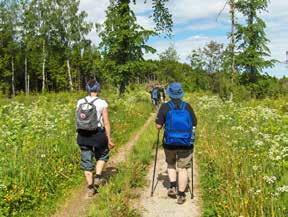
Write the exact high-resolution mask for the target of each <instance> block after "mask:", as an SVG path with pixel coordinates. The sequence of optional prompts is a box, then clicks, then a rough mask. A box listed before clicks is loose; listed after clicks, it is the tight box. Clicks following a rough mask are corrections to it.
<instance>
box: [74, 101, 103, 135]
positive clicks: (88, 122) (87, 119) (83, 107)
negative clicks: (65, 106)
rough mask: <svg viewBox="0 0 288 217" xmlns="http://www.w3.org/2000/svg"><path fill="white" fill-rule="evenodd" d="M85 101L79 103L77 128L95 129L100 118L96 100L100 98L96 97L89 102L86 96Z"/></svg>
mask: <svg viewBox="0 0 288 217" xmlns="http://www.w3.org/2000/svg"><path fill="white" fill-rule="evenodd" d="M84 99H85V102H84V103H81V104H80V105H79V108H78V109H77V112H76V127H77V130H87V131H95V130H96V129H97V128H98V123H99V119H98V117H97V110H96V106H95V105H94V102H95V101H96V100H97V99H99V98H96V99H94V100H92V101H91V102H88V100H87V99H86V97H85V98H84Z"/></svg>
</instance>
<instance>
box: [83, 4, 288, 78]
mask: <svg viewBox="0 0 288 217" xmlns="http://www.w3.org/2000/svg"><path fill="white" fill-rule="evenodd" d="M225 1H226V0H170V1H169V4H168V7H169V9H170V11H171V13H172V16H173V20H174V27H173V34H174V37H173V38H172V39H168V38H164V37H154V38H152V39H150V40H149V44H150V45H151V46H152V47H154V48H156V49H157V53H161V52H163V51H164V50H165V49H167V48H168V47H169V45H171V44H173V45H174V47H175V48H176V50H177V52H178V54H179V56H180V59H181V61H182V62H187V56H188V55H189V53H190V52H191V51H192V50H193V49H197V48H199V47H203V46H205V45H206V44H207V43H208V42H209V41H211V40H214V41H217V42H219V43H224V44H227V43H228V40H227V34H228V32H229V30H230V24H229V15H228V7H226V9H225V10H224V11H223V13H222V15H221V16H220V17H219V19H218V20H216V18H217V14H218V13H219V11H220V10H221V9H222V8H223V6H224V5H225ZM143 2H144V0H137V5H133V6H132V7H133V9H134V11H135V12H136V16H137V21H138V23H139V24H140V25H142V26H144V27H145V28H147V29H153V28H154V23H153V21H152V20H151V18H149V16H150V15H151V13H152V10H151V8H152V7H151V1H149V0H148V1H147V4H144V3H143ZM108 5H109V0H81V1H80V9H81V10H85V11H86V12H87V13H88V20H89V21H91V22H98V23H103V21H104V20H105V10H106V8H107V6H108ZM268 10H269V13H266V12H265V13H263V14H261V16H262V18H263V19H264V20H265V21H266V24H267V28H266V32H267V37H268V38H269V40H270V43H269V48H270V50H271V56H272V58H274V59H277V60H279V61H281V62H282V61H284V60H285V59H286V57H285V53H286V51H288V1H287V0H271V1H270V5H269V8H268ZM89 38H90V39H91V40H92V41H93V42H94V43H95V44H98V43H99V41H100V39H99V37H98V36H97V33H96V32H95V31H92V32H91V33H90V34H89ZM146 58H152V59H157V58H158V55H157V54H154V55H151V54H149V55H146ZM266 71H267V72H269V73H270V74H272V75H275V76H277V77H283V76H284V75H286V76H288V65H287V66H286V65H284V64H277V66H275V67H274V68H273V69H269V70H266Z"/></svg>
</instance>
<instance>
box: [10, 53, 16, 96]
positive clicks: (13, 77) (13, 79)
mask: <svg viewBox="0 0 288 217" xmlns="http://www.w3.org/2000/svg"><path fill="white" fill-rule="evenodd" d="M11 67H12V68H11V71H12V78H11V81H12V97H15V68H14V58H13V57H12V61H11Z"/></svg>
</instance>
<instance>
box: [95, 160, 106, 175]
mask: <svg viewBox="0 0 288 217" xmlns="http://www.w3.org/2000/svg"><path fill="white" fill-rule="evenodd" d="M104 165H105V161H104V160H98V161H97V163H96V175H101V174H102V170H103V168H104Z"/></svg>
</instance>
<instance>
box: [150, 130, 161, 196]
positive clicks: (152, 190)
mask: <svg viewBox="0 0 288 217" xmlns="http://www.w3.org/2000/svg"><path fill="white" fill-rule="evenodd" d="M159 137H160V129H158V135H157V144H156V151H155V159H154V171H153V178H152V187H151V197H153V193H154V180H155V173H156V163H157V155H158V146H159Z"/></svg>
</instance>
